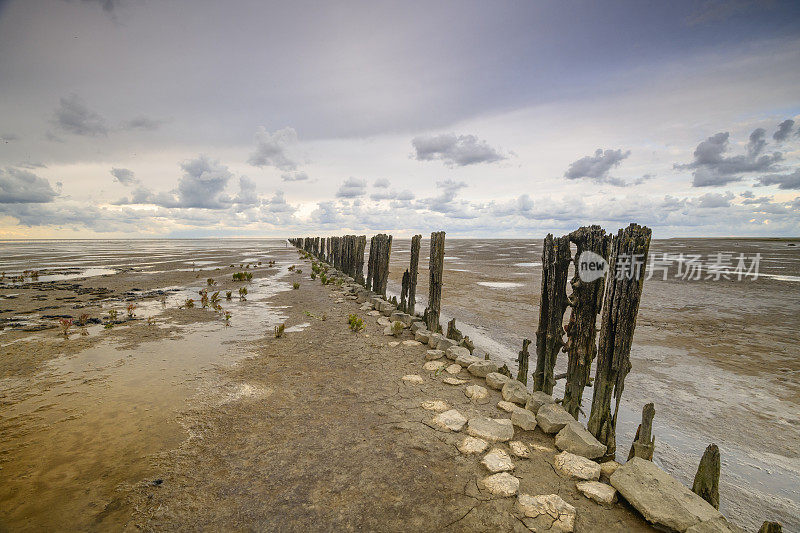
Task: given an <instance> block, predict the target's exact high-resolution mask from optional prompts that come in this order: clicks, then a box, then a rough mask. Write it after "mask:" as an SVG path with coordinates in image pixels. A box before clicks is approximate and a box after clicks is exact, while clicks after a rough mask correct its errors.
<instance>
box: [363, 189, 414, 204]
mask: <svg viewBox="0 0 800 533" xmlns="http://www.w3.org/2000/svg"><path fill="white" fill-rule="evenodd" d="M369 197H370V198H371V199H372V200H375V201H376V202H379V201H381V200H397V201H399V202H410V201H411V200H413V199H414V198H415V196H414V193H413V192H411V191H409V190H408V189H403V190H402V191H399V192H398V191H390V190H389V189H379V190H377V191H375V192H374V193H372V194H371V195H370V196H369Z"/></svg>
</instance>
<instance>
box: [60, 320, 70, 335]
mask: <svg viewBox="0 0 800 533" xmlns="http://www.w3.org/2000/svg"><path fill="white" fill-rule="evenodd" d="M72 324H73V322H72V319H71V318H62V319H60V320H59V321H58V325H59V326H61V333H62V334H63V335H64V337H69V330H70V329H72Z"/></svg>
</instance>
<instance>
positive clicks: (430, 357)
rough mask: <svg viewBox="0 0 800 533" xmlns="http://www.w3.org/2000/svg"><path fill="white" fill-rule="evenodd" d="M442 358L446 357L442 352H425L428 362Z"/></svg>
mask: <svg viewBox="0 0 800 533" xmlns="http://www.w3.org/2000/svg"><path fill="white" fill-rule="evenodd" d="M442 357H444V352H443V351H441V350H428V351H427V352H425V360H426V361H434V360H436V359H441V358H442Z"/></svg>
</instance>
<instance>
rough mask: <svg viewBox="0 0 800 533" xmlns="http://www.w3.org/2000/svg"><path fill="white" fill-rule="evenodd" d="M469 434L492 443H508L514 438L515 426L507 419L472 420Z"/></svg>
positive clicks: (468, 430)
mask: <svg viewBox="0 0 800 533" xmlns="http://www.w3.org/2000/svg"><path fill="white" fill-rule="evenodd" d="M467 434H469V435H472V436H473V437H478V438H481V439H484V440H488V441H490V442H506V441H509V440H511V439H512V438H514V426H512V425H511V420H509V419H507V418H486V417H476V418H470V419H469V421H468V422H467Z"/></svg>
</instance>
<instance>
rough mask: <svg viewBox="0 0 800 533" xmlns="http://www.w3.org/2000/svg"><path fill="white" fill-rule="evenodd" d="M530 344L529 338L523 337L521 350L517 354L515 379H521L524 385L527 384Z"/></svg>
mask: <svg viewBox="0 0 800 533" xmlns="http://www.w3.org/2000/svg"><path fill="white" fill-rule="evenodd" d="M530 344H531V341H530V339H523V341H522V351H520V352H519V354H518V356H517V381H521V382H522V383H523V384H525V385H527V384H528V357H530V354H529V353H528V346H530Z"/></svg>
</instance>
